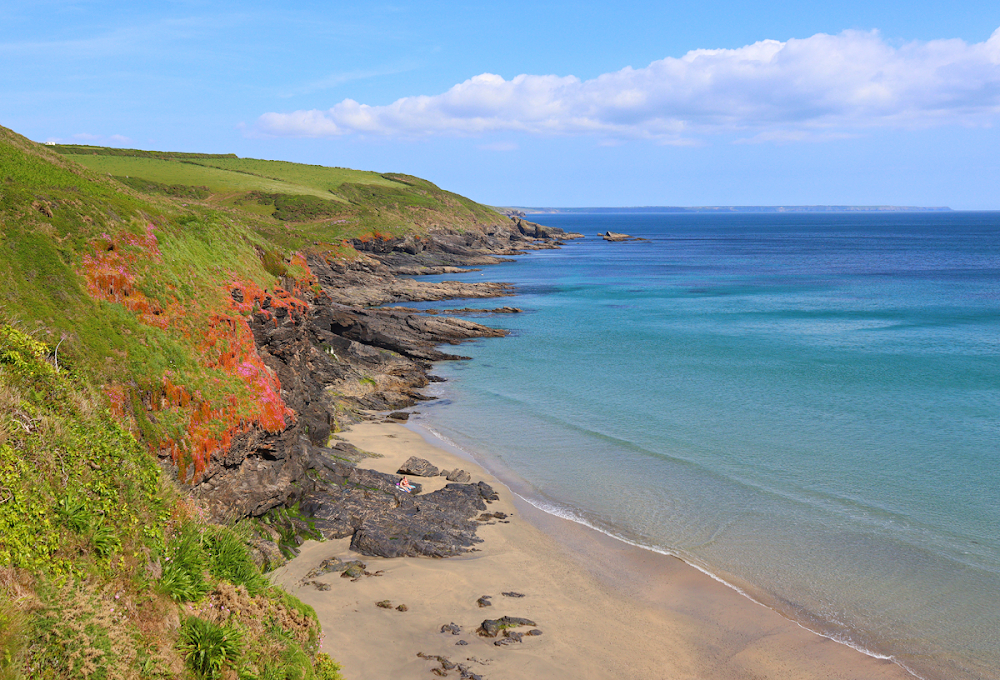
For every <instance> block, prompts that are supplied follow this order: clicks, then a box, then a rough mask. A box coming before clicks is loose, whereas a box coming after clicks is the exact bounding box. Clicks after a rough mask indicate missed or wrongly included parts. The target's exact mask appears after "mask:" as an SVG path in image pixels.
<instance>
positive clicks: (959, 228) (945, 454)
mask: <svg viewBox="0 0 1000 680" xmlns="http://www.w3.org/2000/svg"><path fill="white" fill-rule="evenodd" d="M541 221H543V222H544V223H546V224H549V225H552V226H560V227H564V228H566V229H567V230H573V231H580V232H583V233H585V234H587V235H588V238H587V239H586V240H584V241H576V242H573V243H572V245H568V246H567V247H566V248H564V249H562V250H559V251H543V252H538V253H533V254H530V255H526V256H524V257H521V258H518V260H517V262H515V263H512V264H504V265H499V266H496V267H492V268H488V269H487V270H485V271H484V272H482V273H479V272H477V273H475V274H468V275H463V276H462V277H455V276H449V277H444V278H448V279H454V278H463V279H465V280H477V281H482V280H502V281H510V282H512V283H515V284H516V285H517V289H518V291H519V297H517V298H514V299H512V300H503V301H502V304H513V305H516V306H518V307H522V308H524V309H525V313H523V314H520V315H516V316H505V317H488V318H487V319H486V322H487V323H493V324H495V325H502V326H504V327H508V328H510V329H512V331H513V333H512V335H511V336H510V337H508V338H507V339H504V340H484V341H480V342H477V343H474V344H470V345H464V346H463V347H462V348H461V352H462V353H463V354H467V355H470V356H472V357H473V361H471V362H464V363H446V364H439V365H438V366H437V367H436V371H437V373H438V374H440V375H442V376H444V377H446V378H448V382H446V383H443V384H440V385H436V386H435V387H434V389H435V390H436V391H435V392H433V394H436V395H437V396H440V397H442V400H441V401H439V402H436V403H428V404H423V405H421V406H420V407H419V410H420V411H421V416H419V420H418V422H419V423H421V424H423V425H424V426H426V427H428V428H429V429H431V430H432V431H434V432H437V433H439V434H440V435H442V436H444V437H446V438H447V439H450V440H452V441H453V442H455V443H456V444H457V445H459V446H461V447H463V448H465V449H466V450H468V451H470V452H472V453H473V454H474V455H476V456H478V457H480V458H481V459H482V460H483V461H484V462H485V463H486V464H487V465H488V466H492V467H493V468H494V469H498V470H501V471H503V473H504V474H506V475H507V476H508V478H509V479H510V480H511V481H512V482H513V483H515V484H516V486H517V488H519V489H521V490H522V492H523V493H524V494H525V495H526V496H527V497H528V498H529V499H530V500H531V501H532V502H533V503H535V504H536V505H538V506H539V507H542V508H544V509H547V510H549V511H550V512H555V513H558V514H561V515H564V516H567V517H571V518H574V519H576V520H578V521H582V522H585V523H587V524H590V525H592V526H594V527H596V528H599V529H601V530H603V531H606V532H608V533H610V534H613V535H616V536H619V537H622V538H625V539H627V540H630V541H633V542H635V543H638V544H641V545H645V546H648V547H651V548H654V549H657V550H661V551H665V552H671V553H674V554H677V555H679V556H681V557H682V558H684V559H686V560H688V561H689V562H691V563H693V564H695V565H697V566H699V567H701V568H703V569H705V570H707V571H709V572H710V573H712V574H715V575H717V576H719V577H720V578H722V579H723V580H725V581H727V582H729V583H730V584H732V585H734V586H737V587H739V588H740V589H742V590H743V591H745V592H746V593H748V594H749V595H751V596H752V597H754V598H755V599H757V600H759V601H761V602H763V603H765V604H767V605H768V606H771V607H774V608H775V609H777V610H778V611H780V612H782V613H783V614H785V615H786V616H789V617H790V618H793V619H795V620H797V621H799V622H801V623H803V624H804V625H806V626H807V627H809V628H812V629H813V630H816V631H818V632H821V633H823V634H826V635H829V636H831V637H834V638H836V639H839V640H842V641H844V642H847V643H849V644H852V645H853V646H856V647H858V648H860V649H864V650H867V651H868V652H870V653H874V654H877V655H880V656H886V657H892V658H893V659H894V660H896V661H897V662H899V663H900V664H902V665H904V666H905V667H907V668H909V669H911V670H912V671H914V672H916V673H918V674H920V675H921V676H924V677H927V678H1000V632H998V631H1000V443H998V442H1000V214H997V213H992V214H991V213H920V214H913V213H902V214H834V215H828V214H827V215H788V214H785V215H780V214H777V215H628V216H614V215H612V216H608V215H554V216H546V217H545V218H544V219H542V220H541ZM608 229H610V230H612V231H620V232H626V233H630V234H633V235H637V236H642V237H644V238H646V239H648V241H638V242H628V243H606V242H604V241H601V240H599V239H597V238H596V237H595V236H594V235H595V234H596V233H597V232H599V231H605V230H608ZM495 303H496V301H481V300H479V301H474V302H473V303H472V304H476V305H479V306H483V307H489V306H491V305H494V304H495ZM465 304H466V302H465V301H461V302H459V303H458V306H465ZM431 306H438V307H440V306H441V303H437V304H435V305H431Z"/></svg>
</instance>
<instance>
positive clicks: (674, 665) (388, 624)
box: [272, 423, 913, 680]
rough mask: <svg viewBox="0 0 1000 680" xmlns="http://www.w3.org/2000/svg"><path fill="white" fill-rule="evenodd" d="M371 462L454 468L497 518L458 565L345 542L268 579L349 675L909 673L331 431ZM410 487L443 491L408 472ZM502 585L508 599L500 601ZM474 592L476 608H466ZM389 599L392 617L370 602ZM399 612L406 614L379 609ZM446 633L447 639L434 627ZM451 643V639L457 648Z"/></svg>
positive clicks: (385, 442) (377, 438)
mask: <svg viewBox="0 0 1000 680" xmlns="http://www.w3.org/2000/svg"><path fill="white" fill-rule="evenodd" d="M343 437H344V439H346V440H348V441H349V442H350V443H352V444H354V445H355V446H357V447H358V448H360V449H362V450H364V451H367V452H371V453H374V454H379V455H380V456H381V457H378V458H370V459H366V460H365V461H363V462H362V463H361V466H362V467H369V468H372V469H375V470H378V471H381V472H390V473H394V472H395V471H396V470H397V469H398V468H399V466H400V464H401V463H402V462H403V461H404V460H406V459H407V458H408V457H410V456H418V457H421V458H425V459H427V460H429V461H430V462H431V463H433V464H434V465H436V466H437V467H439V468H443V469H452V468H456V467H458V468H462V469H464V470H466V471H468V472H469V473H471V475H472V481H473V482H476V481H480V480H484V481H486V482H487V483H489V484H491V485H493V487H494V488H495V489H496V490H497V491H498V492H499V495H500V500H499V501H497V502H494V503H492V504H491V505H490V507H489V511H490V512H495V511H502V512H505V513H507V514H508V515H510V517H509V519H508V522H507V523H504V522H499V521H497V522H491V523H489V524H486V525H484V526H482V527H481V528H480V530H479V536H480V537H481V538H482V539H484V541H483V543H481V544H479V545H478V550H477V551H475V552H472V553H469V554H467V555H465V556H462V557H455V558H448V559H432V558H395V559H383V558H371V557H365V556H361V555H358V554H355V553H352V552H351V551H350V548H349V544H350V539H349V538H348V539H341V540H334V541H327V542H322V543H319V542H307V543H306V544H305V545H303V547H302V552H301V554H300V555H299V556H298V557H297V558H296V559H294V560H292V561H291V562H289V563H288V564H287V565H285V566H284V567H282V568H280V569H278V570H276V571H275V572H273V573H272V579H273V580H274V581H275V582H277V583H280V584H281V585H283V586H284V587H285V588H287V589H288V590H289V591H290V592H292V593H293V594H295V595H296V596H297V597H299V598H301V599H302V600H303V601H304V602H306V603H308V604H309V605H311V606H313V607H314V608H315V609H316V612H317V613H318V615H319V617H320V620H321V622H322V625H323V631H324V634H325V637H324V641H323V651H325V652H327V653H329V654H330V655H332V656H333V657H334V658H335V659H337V661H338V662H340V663H341V664H342V665H343V669H344V675H345V677H346V678H349V679H351V680H361V679H368V678H400V679H407V678H428V677H435V675H433V674H432V673H433V672H434V669H438V671H437V672H438V673H445V672H446V673H447V674H448V676H450V677H459V671H458V670H445V669H444V668H442V664H441V662H440V661H439V660H436V659H426V658H423V657H420V656H418V653H423V654H424V655H426V656H431V657H435V656H441V657H446V658H448V659H449V660H450V661H451V662H453V663H462V664H465V665H466V666H467V667H468V669H469V670H470V671H471V672H472V673H476V674H479V675H481V676H482V677H483V678H489V679H499V678H556V679H558V678H566V679H569V678H594V679H597V678H719V679H727V680H729V679H739V678H746V679H748V680H749V679H755V680H762V679H764V678H775V679H777V678H784V679H787V678H815V679H816V680H820V679H823V680H840V679H843V680H848V679H860V678H878V679H882V678H885V679H900V680H901V679H904V678H912V677H913V676H911V675H909V674H908V673H907V672H906V671H905V670H903V669H902V668H901V667H899V666H897V665H895V664H893V663H892V662H890V661H886V660H881V659H876V658H873V657H870V656H867V655H865V654H862V653H861V652H858V651H856V650H854V649H851V648H850V647H847V646H845V645H842V644H840V643H837V642H834V641H832V640H829V639H827V638H824V637H821V636H819V635H816V634H814V633H812V632H810V631H808V630H805V629H803V628H802V627H800V626H798V625H797V624H795V623H793V622H791V621H789V620H787V619H785V618H783V617H781V616H780V615H778V614H777V613H776V612H774V611H772V610H770V609H768V608H766V607H764V606H761V605H759V604H756V603H754V602H753V601H751V600H749V599H748V598H746V597H744V596H743V595H741V594H739V593H738V592H736V591H734V590H732V589H731V588H729V587H727V586H725V585H723V584H721V583H719V582H717V581H715V580H713V579H712V578H710V577H708V576H707V575H705V574H703V573H701V572H699V571H698V570H696V569H694V568H693V567H691V566H689V565H687V564H685V563H683V562H682V561H680V560H678V559H676V558H673V557H668V556H664V555H660V554H657V553H653V552H650V551H647V550H643V549H640V548H636V547H633V546H630V545H628V544H625V543H622V542H620V541H617V540H615V539H612V538H610V537H607V536H605V535H603V534H601V533H599V532H596V531H593V530H591V529H589V528H587V527H584V526H582V525H579V524H576V523H573V522H570V521H568V520H563V519H561V518H558V517H554V516H551V515H547V514H545V513H542V512H541V511H539V510H537V509H535V508H533V507H532V506H531V505H529V504H528V503H526V502H524V501H522V500H521V499H519V498H517V497H516V496H514V495H513V494H512V493H511V492H510V491H509V490H507V488H506V487H505V486H504V485H503V484H501V483H500V482H499V481H497V480H496V479H495V478H493V477H492V476H491V475H489V474H488V473H487V472H485V471H484V470H483V469H482V468H480V467H479V466H477V465H476V464H475V463H473V462H471V461H469V460H466V459H464V458H461V457H459V456H457V455H455V454H453V453H451V452H450V451H447V450H445V449H442V448H438V447H436V446H433V445H431V444H430V443H428V442H427V441H425V440H424V438H423V437H422V436H421V435H420V434H419V433H417V432H415V431H413V430H411V429H408V428H407V427H404V426H402V425H398V424H389V423H362V424H359V425H355V426H354V427H353V428H352V430H351V431H349V432H347V433H344V434H343ZM414 481H417V482H419V483H421V484H422V485H423V487H424V488H423V491H424V492H428V491H433V490H435V489H437V488H440V487H442V486H444V485H445V484H446V483H447V482H446V480H445V479H444V478H443V477H433V478H416V479H415V480H414ZM329 557H339V558H341V559H344V560H350V559H361V560H362V561H363V562H365V564H366V565H367V570H368V571H369V572H370V573H375V572H379V571H381V572H382V573H381V575H378V576H364V577H361V578H360V579H359V580H356V581H352V580H351V579H348V578H342V577H341V575H340V574H339V573H330V574H326V575H324V576H321V577H318V578H317V579H315V580H316V581H318V582H320V583H324V584H329V586H330V588H329V590H320V589H318V588H316V587H315V585H313V584H312V583H310V584H307V585H303V583H302V581H303V579H304V577H305V575H306V573H307V572H309V570H310V569H312V568H314V567H316V566H317V565H318V564H319V563H320V562H321V561H322V560H324V559H326V558H329ZM504 592H513V593H520V594H523V597H511V596H505V595H503V594H502V593H504ZM484 595H485V596H489V598H490V601H491V602H492V606H489V607H480V606H479V605H478V604H477V599H479V598H480V597H481V596H484ZM384 600H389V602H390V603H391V605H392V608H389V609H386V608H380V607H377V606H376V602H380V601H384ZM398 605H406V611H399V610H397V609H396V608H395V607H397V606H398ZM502 616H512V617H523V618H527V619H530V620H531V621H533V622H534V623H535V624H536V625H535V626H522V627H518V628H516V629H514V630H517V631H519V632H527V631H529V630H533V629H537V630H540V631H542V634H541V635H537V636H527V635H526V636H524V638H523V639H522V640H521V641H520V642H516V643H513V644H508V645H505V646H496V645H495V644H494V643H495V642H496V641H497V640H498V639H500V638H484V637H481V636H479V635H477V634H476V629H477V627H479V625H480V624H481V623H482V622H483V620H484V619H498V618H500V617H502ZM452 623H454V624H457V626H458V627H460V629H461V633H460V634H458V635H455V634H453V633H451V632H444V633H442V632H441V627H442V625H446V624H452ZM460 641H464V642H465V643H467V644H464V645H463V644H459V643H460Z"/></svg>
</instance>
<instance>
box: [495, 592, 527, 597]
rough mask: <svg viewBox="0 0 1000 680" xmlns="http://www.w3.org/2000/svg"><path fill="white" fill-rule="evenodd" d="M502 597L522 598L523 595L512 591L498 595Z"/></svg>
mask: <svg viewBox="0 0 1000 680" xmlns="http://www.w3.org/2000/svg"><path fill="white" fill-rule="evenodd" d="M500 594H501V595H503V596H504V597H524V593H515V592H514V591H512V590H511V591H508V592H506V593H500Z"/></svg>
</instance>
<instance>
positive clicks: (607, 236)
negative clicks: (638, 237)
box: [601, 231, 632, 241]
mask: <svg viewBox="0 0 1000 680" xmlns="http://www.w3.org/2000/svg"><path fill="white" fill-rule="evenodd" d="M601 238H603V239H604V240H605V241H628V240H629V239H630V238H632V237H631V236H629V235H628V234H616V233H615V232H613V231H606V232H604V233H603V234H601Z"/></svg>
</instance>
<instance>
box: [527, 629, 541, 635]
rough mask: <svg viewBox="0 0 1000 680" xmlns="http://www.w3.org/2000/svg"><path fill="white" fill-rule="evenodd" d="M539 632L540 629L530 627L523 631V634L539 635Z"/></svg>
mask: <svg viewBox="0 0 1000 680" xmlns="http://www.w3.org/2000/svg"><path fill="white" fill-rule="evenodd" d="M541 634H542V631H540V630H538V629H537V628H532V629H531V630H529V631H528V632H527V633H525V635H541Z"/></svg>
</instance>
